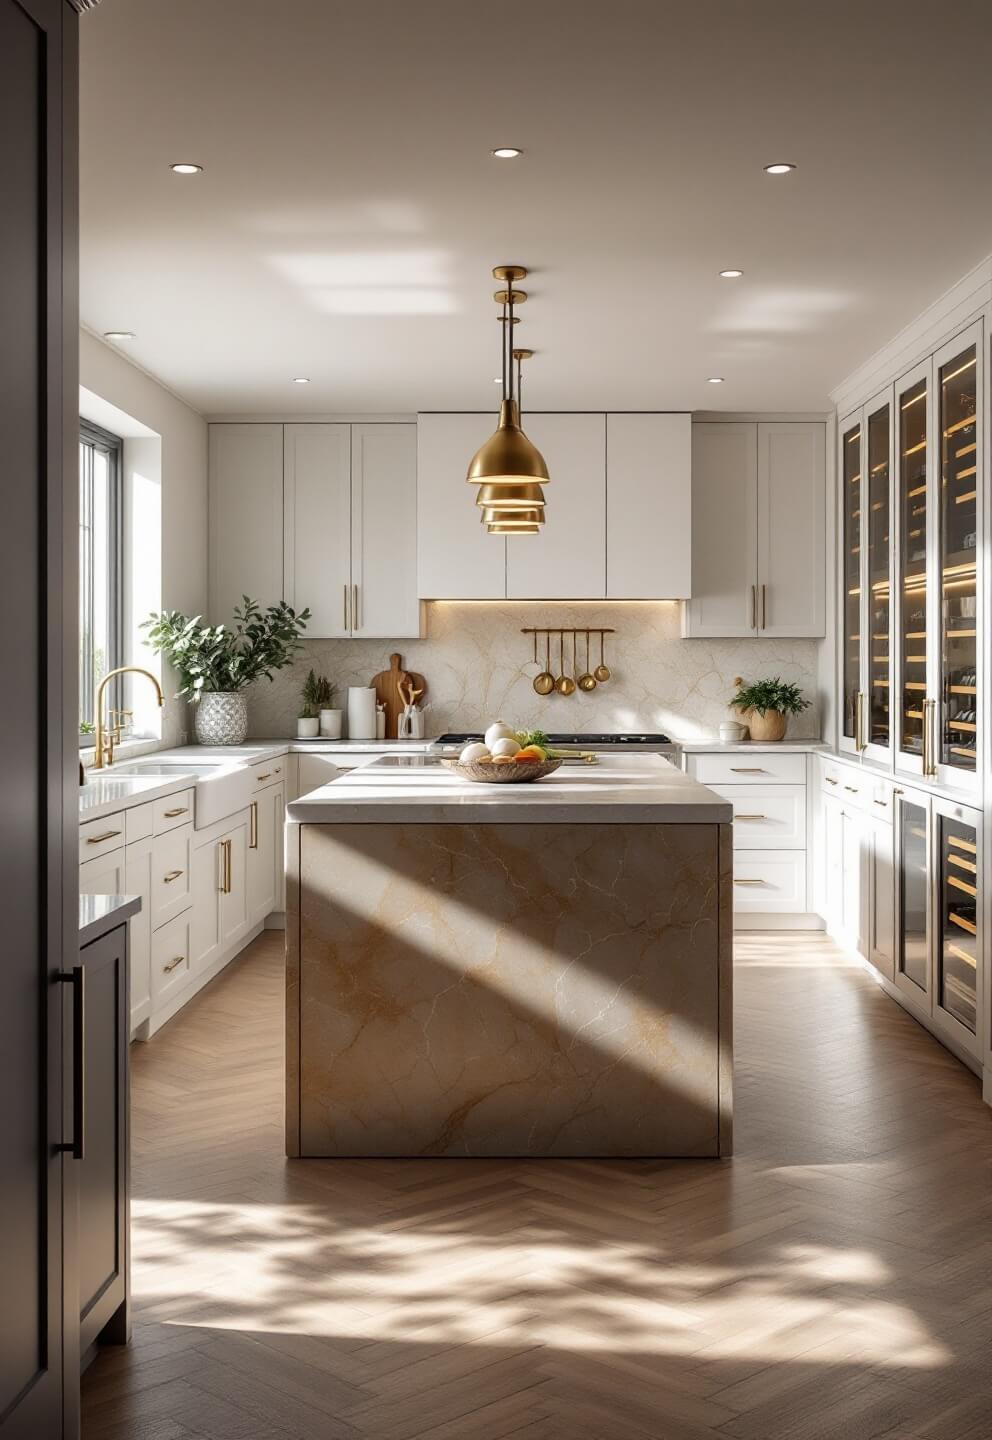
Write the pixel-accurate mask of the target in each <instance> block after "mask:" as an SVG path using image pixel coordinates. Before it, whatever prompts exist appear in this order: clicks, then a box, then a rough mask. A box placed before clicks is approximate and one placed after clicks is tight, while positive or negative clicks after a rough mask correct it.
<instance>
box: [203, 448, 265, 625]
mask: <svg viewBox="0 0 992 1440" xmlns="http://www.w3.org/2000/svg"><path fill="white" fill-rule="evenodd" d="M282 431H283V427H282V426H281V425H268V424H258V425H254V424H246V425H233V424H232V425H228V424H215V425H211V426H210V441H209V461H210V472H209V520H208V525H209V538H208V547H209V584H208V605H209V618H210V620H211V621H213V623H214V624H219V623H221V622H223V623H225V624H229V623H230V621H231V618H232V615H233V613H234V607H235V606H236V605H240V604H241V599H242V596H243V595H250V596H251V598H252V599H253V600H258V601H259V602H260V604H261V605H262V606H263V607H264V606H266V605H274V604H276V603H277V602H278V601H279V600H281V599H282V596H283V573H282V567H283V556H282V507H283V497H282Z"/></svg>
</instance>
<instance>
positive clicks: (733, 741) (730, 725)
mask: <svg viewBox="0 0 992 1440" xmlns="http://www.w3.org/2000/svg"><path fill="white" fill-rule="evenodd" d="M746 738H747V727H746V726H744V725H742V724H741V723H740V721H739V720H724V721H723V722H722V723H721V725H720V744H721V745H739V744H740V742H741V741H742V740H744V739H746Z"/></svg>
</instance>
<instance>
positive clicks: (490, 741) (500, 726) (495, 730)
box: [486, 720, 515, 755]
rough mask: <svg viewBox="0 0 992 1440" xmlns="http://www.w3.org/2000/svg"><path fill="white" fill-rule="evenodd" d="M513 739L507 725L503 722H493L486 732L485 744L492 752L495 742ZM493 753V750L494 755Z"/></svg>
mask: <svg viewBox="0 0 992 1440" xmlns="http://www.w3.org/2000/svg"><path fill="white" fill-rule="evenodd" d="M513 739H515V736H514V732H513V731H512V730H511V729H510V727H509V725H507V723H506V721H505V720H494V721H493V723H492V724H491V725H490V727H489V729H488V730H487V731H486V744H487V745H488V746H489V749H490V750H493V746H494V745H495V743H496V741H497V740H513ZM495 753H496V752H495V750H493V754H494V755H495Z"/></svg>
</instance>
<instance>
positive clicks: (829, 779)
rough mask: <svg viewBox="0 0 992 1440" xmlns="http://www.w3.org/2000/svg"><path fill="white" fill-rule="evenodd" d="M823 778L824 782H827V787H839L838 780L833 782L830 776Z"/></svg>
mask: <svg viewBox="0 0 992 1440" xmlns="http://www.w3.org/2000/svg"><path fill="white" fill-rule="evenodd" d="M823 778H824V780H826V782H827V784H828V785H839V784H840V781H839V780H834V779H833V778H832V776H830V775H824V777H823Z"/></svg>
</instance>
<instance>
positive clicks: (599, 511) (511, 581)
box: [486, 415, 606, 600]
mask: <svg viewBox="0 0 992 1440" xmlns="http://www.w3.org/2000/svg"><path fill="white" fill-rule="evenodd" d="M523 423H524V429H525V431H526V433H527V436H528V438H529V439H531V440H532V441H533V442H534V444H535V445H536V446H537V448H538V449H539V450H540V452H541V454H542V455H543V456H544V459H545V461H546V463H547V467H548V474H549V475H550V476H551V479H550V481H549V483H548V485H547V488H546V490H545V492H544V493H545V497H546V499H547V502H548V508H547V510H546V511H545V522H544V526H543V528H542V530H541V533H540V534H539V535H517V536H515V537H514V536H512V535H511V536H508V537H507V541H506V595H507V599H509V600H599V599H601V598H602V597H603V596H604V595H605V594H606V544H605V538H606V416H605V415H525V416H524V422H523ZM486 538H487V539H488V540H490V541H492V540H496V539H497V538H498V537H497V536H495V535H487V537H486Z"/></svg>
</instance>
